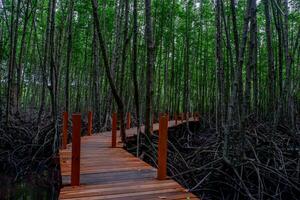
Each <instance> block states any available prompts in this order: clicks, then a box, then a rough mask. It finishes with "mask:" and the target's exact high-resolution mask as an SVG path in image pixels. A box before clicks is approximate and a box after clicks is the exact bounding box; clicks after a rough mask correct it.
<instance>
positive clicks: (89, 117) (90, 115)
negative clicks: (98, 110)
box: [88, 111, 93, 136]
mask: <svg viewBox="0 0 300 200" xmlns="http://www.w3.org/2000/svg"><path fill="white" fill-rule="evenodd" d="M92 132H93V113H92V112H91V111H90V112H89V114H88V135H89V136H91V135H92V134H93V133H92Z"/></svg>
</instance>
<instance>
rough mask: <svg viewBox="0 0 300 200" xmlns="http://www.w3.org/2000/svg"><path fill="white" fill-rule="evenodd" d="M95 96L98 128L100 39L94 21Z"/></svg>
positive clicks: (99, 116) (99, 117) (99, 118)
mask: <svg viewBox="0 0 300 200" xmlns="http://www.w3.org/2000/svg"><path fill="white" fill-rule="evenodd" d="M93 32H94V35H93V84H94V85H93V90H94V92H93V96H94V103H93V104H94V108H95V124H96V130H97V131H100V129H101V113H100V85H99V84H100V80H99V78H100V72H99V71H100V69H99V68H100V60H99V40H98V36H97V32H96V27H95V23H94V27H93Z"/></svg>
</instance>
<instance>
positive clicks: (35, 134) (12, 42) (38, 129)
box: [0, 0, 300, 199]
mask: <svg viewBox="0 0 300 200" xmlns="http://www.w3.org/2000/svg"><path fill="white" fill-rule="evenodd" d="M65 111H66V112H69V113H75V112H80V113H82V114H83V116H84V117H83V118H84V120H83V124H84V125H83V127H85V126H86V125H85V124H86V121H87V120H86V118H87V117H86V115H87V112H88V111H92V112H93V119H94V124H93V130H94V132H103V131H107V130H110V128H111V114H112V112H117V113H118V115H119V118H120V132H121V137H122V141H123V143H128V139H127V137H126V129H125V124H126V123H125V121H126V113H127V112H131V113H132V118H133V124H134V126H136V127H137V134H138V135H140V134H141V135H142V136H141V140H140V139H138V141H137V142H138V143H141V146H142V144H144V145H146V146H147V142H146V141H148V140H146V139H145V138H150V137H151V135H152V133H151V132H152V131H151V126H152V123H153V122H152V121H157V119H158V116H159V113H169V115H170V118H174V116H175V115H177V114H179V113H185V115H186V117H187V118H188V117H189V116H188V115H189V113H196V112H198V113H199V114H200V123H189V122H187V123H186V124H183V125H181V126H180V127H179V128H178V129H176V130H173V132H174V133H173V135H176V136H178V137H177V138H176V137H172V138H171V139H172V140H174V141H173V143H174V144H175V146H176V145H177V150H178V149H179V150H180V149H181V150H182V152H181V157H180V159H179V160H178V159H177V157H176V156H175V157H176V159H174V161H173V162H175V163H173V165H174V166H177V168H176V170H173V171H172V172H169V173H171V174H172V175H173V176H174V177H175V179H176V180H177V181H179V182H180V183H181V184H183V185H184V186H185V187H186V188H188V189H189V190H190V191H191V192H194V193H195V194H197V195H198V196H199V197H201V198H202V199H299V198H300V1H299V0H290V1H288V0H257V1H256V0H214V1H209V0H144V1H138V0H90V1H87V0H76V1H75V0H0V185H2V183H3V184H4V183H5V184H6V185H8V188H12V187H15V184H16V183H18V182H22V181H24V179H26V177H29V176H30V177H35V178H31V179H37V180H39V181H34V182H38V184H42V185H47V184H49V183H51V184H50V185H55V187H54V188H56V189H57V188H59V187H60V186H59V185H60V176H59V170H60V167H59V165H58V164H57V162H56V161H55V160H56V159H57V154H58V151H59V147H60V143H61V126H62V112H65ZM70 123H71V122H70ZM141 126H144V127H145V129H144V132H143V133H141V128H140V127H141ZM169 134H170V133H169ZM144 137H145V138H144ZM138 138H139V137H138ZM179 139H180V140H179ZM148 142H149V141H148ZM150 143H151V141H150ZM128 145H129V144H128ZM137 146H139V145H137ZM148 146H149V144H148ZM150 146H151V145H150ZM174 148H175V147H174ZM143 149H144V150H145V149H146V150H147V148H141V151H142V150H143ZM146 150H145V151H146ZM177 150H176V151H177ZM142 154H143V153H141V155H142ZM150 154H151V153H150ZM171 154H172V153H171ZM172 155H173V154H172ZM174 155H176V153H174ZM138 156H139V155H138ZM45 172H47V173H45ZM41 177H43V178H41ZM45 177H46V178H45ZM41 180H43V181H41ZM40 182H43V183H40ZM0 190H2V189H1V188H0ZM8 190H9V189H7V191H8ZM53 190H55V189H52V190H51V191H52V192H53ZM5 191H6V190H5ZM5 191H4V189H3V191H0V199H2V198H1V195H3V196H2V197H3V198H4V199H5V195H7V194H6V193H7V192H5ZM50 196H51V195H50ZM49 198H50V197H49ZM51 198H55V195H54V196H51Z"/></svg>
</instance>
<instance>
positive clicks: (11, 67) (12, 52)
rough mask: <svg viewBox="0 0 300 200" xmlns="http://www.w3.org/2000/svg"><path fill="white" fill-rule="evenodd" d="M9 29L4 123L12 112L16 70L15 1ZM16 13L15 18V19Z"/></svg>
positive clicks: (12, 6)
mask: <svg viewBox="0 0 300 200" xmlns="http://www.w3.org/2000/svg"><path fill="white" fill-rule="evenodd" d="M11 2H12V3H11V28H10V53H9V64H8V81H7V83H8V86H7V96H6V123H8V122H9V121H10V115H11V112H12V107H14V105H13V103H12V92H13V91H12V90H13V88H14V71H15V68H16V53H17V42H18V28H19V26H18V24H19V16H20V5H21V2H20V1H18V4H17V9H16V10H15V1H14V0H12V1H11ZM15 13H16V18H15Z"/></svg>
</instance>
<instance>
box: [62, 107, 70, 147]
mask: <svg viewBox="0 0 300 200" xmlns="http://www.w3.org/2000/svg"><path fill="white" fill-rule="evenodd" d="M68 120H69V115H68V112H64V113H63V130H62V149H66V148H67V143H68Z"/></svg>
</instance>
